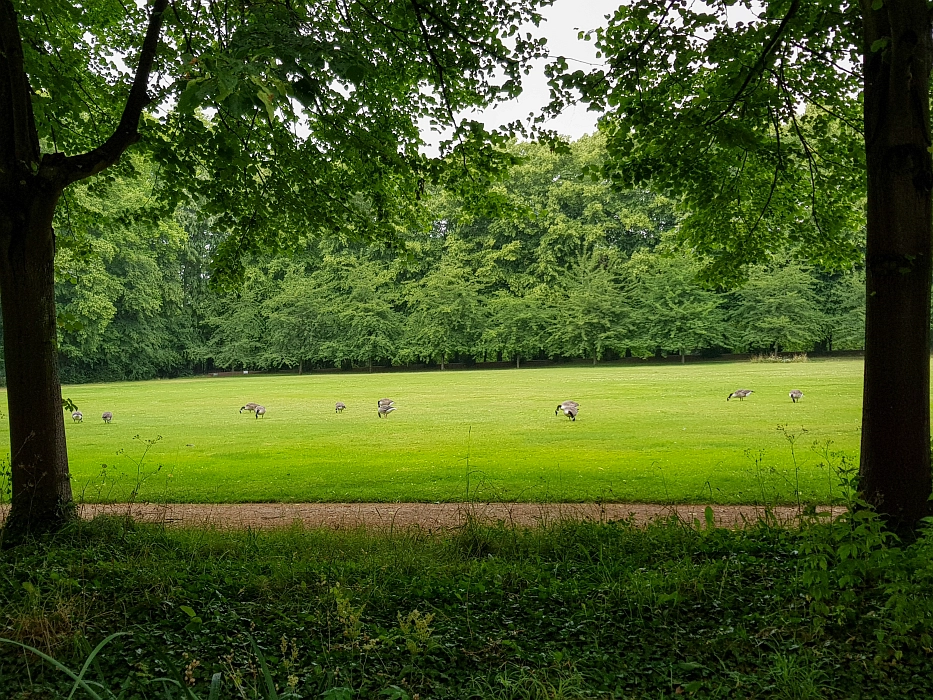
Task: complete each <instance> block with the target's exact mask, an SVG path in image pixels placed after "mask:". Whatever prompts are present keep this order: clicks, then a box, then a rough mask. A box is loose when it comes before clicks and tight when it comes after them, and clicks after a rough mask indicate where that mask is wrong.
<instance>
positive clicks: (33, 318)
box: [0, 0, 168, 545]
mask: <svg viewBox="0 0 933 700" xmlns="http://www.w3.org/2000/svg"><path fill="white" fill-rule="evenodd" d="M167 5H168V0H155V1H154V3H153V5H152V9H151V10H150V12H149V21H148V25H147V27H146V33H145V36H144V38H143V41H142V46H141V48H140V52H139V63H138V65H137V67H136V73H135V75H134V77H133V84H132V86H131V88H130V91H129V94H128V95H127V98H126V103H125V105H124V108H123V113H122V115H121V117H120V122H119V124H118V125H117V126H116V128H115V129H114V130H113V132H112V133H111V134H110V136H109V137H108V138H107V140H106V141H104V142H103V143H102V144H101V145H100V146H98V147H97V148H95V149H93V150H91V151H88V152H86V153H82V154H77V155H66V154H64V153H42V152H41V148H40V144H39V135H38V131H37V129H36V123H35V117H34V114H33V110H32V99H33V90H32V87H31V86H30V84H29V78H28V75H27V72H26V65H25V61H24V54H23V47H22V39H21V37H20V33H19V17H18V16H17V14H16V8H15V6H14V5H13V3H12V2H11V0H0V309H2V314H3V324H4V329H3V330H4V334H3V335H4V338H3V348H4V353H5V360H6V370H7V387H8V390H7V401H8V407H9V413H10V417H9V421H10V460H11V472H12V478H11V482H12V484H11V485H12V498H11V508H10V513H9V516H8V517H7V521H6V524H5V525H4V529H3V543H4V544H5V545H6V544H9V543H11V542H16V541H18V540H20V539H21V538H22V537H24V536H26V535H29V534H37V533H40V532H48V531H54V530H57V529H59V528H60V527H61V526H62V525H63V524H64V523H65V522H67V521H68V520H69V519H71V518H73V517H74V507H73V503H72V494H71V477H70V475H69V473H68V452H67V448H66V445H65V421H64V417H63V415H62V395H61V384H60V381H59V375H58V347H57V346H58V338H57V327H56V313H55V273H54V259H55V233H54V231H53V230H52V220H53V218H54V216H55V207H56V205H57V204H58V200H59V197H61V194H62V192H63V191H64V189H65V187H67V186H68V185H69V184H71V183H74V182H77V181H79V180H83V179H85V178H88V177H91V176H93V175H96V174H97V173H100V172H102V171H103V170H105V169H106V168H108V167H110V166H111V165H113V164H114V163H116V162H117V160H119V158H120V156H121V155H122V154H123V152H124V151H125V150H126V149H127V148H128V147H129V146H131V145H132V144H134V143H136V141H138V140H139V130H138V127H139V117H140V115H141V113H142V110H143V108H145V106H146V105H147V104H148V103H149V99H150V98H149V95H148V92H147V86H148V82H149V75H150V73H151V72H152V66H153V61H154V60H155V55H156V52H157V50H158V46H159V37H160V35H161V31H162V19H163V15H164V12H165V9H166V7H167Z"/></svg>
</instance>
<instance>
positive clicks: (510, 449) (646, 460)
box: [0, 359, 862, 503]
mask: <svg viewBox="0 0 933 700" xmlns="http://www.w3.org/2000/svg"><path fill="white" fill-rule="evenodd" d="M861 376H862V362H861V360H852V359H845V360H841V359H840V360H823V361H820V360H816V361H811V362H808V363H788V364H752V363H705V364H687V365H683V366H682V365H663V366H657V365H655V366H633V365H626V366H618V365H617V366H602V367H600V366H597V367H592V368H590V367H579V366H576V367H564V368H561V367H554V368H547V369H530V370H492V371H453V372H425V373H392V374H374V375H365V374H325V375H306V376H294V375H291V376H285V375H280V376H263V375H256V376H243V377H234V378H196V379H180V380H171V381H149V382H134V383H119V384H96V385H80V386H70V387H66V388H65V389H64V395H65V396H67V397H69V398H71V399H72V400H74V401H75V403H77V405H78V406H79V408H80V409H81V410H82V411H83V412H84V415H85V416H86V418H85V421H84V423H82V424H74V423H72V422H71V420H70V418H68V417H66V423H67V425H66V432H67V437H68V445H69V454H70V465H71V472H72V476H73V478H74V489H75V493H76V496H78V497H81V498H83V499H84V500H86V501H119V500H123V499H126V498H127V497H129V495H130V493H131V491H132V489H133V488H134V487H135V486H136V484H137V483H138V482H139V481H142V482H143V483H142V487H141V488H140V491H139V494H138V496H137V498H139V499H144V500H152V501H158V500H164V501H173V502H250V501H254V502H255V501H387V502H391V501H463V500H470V499H477V500H503V501H508V500H517V501H586V500H596V499H602V500H607V501H661V502H691V501H692V502H706V501H711V502H716V503H763V502H764V503H780V502H784V503H787V502H793V501H794V500H795V499H796V496H795V495H794V494H795V486H794V484H795V483H797V476H796V473H795V469H794V462H793V460H792V454H791V449H790V445H789V443H788V441H787V439H786V438H785V435H784V434H783V433H782V432H781V431H779V430H778V429H777V428H778V426H779V425H785V426H787V428H788V429H789V431H790V432H791V433H794V434H800V437H799V438H798V440H797V443H796V446H795V453H796V459H797V465H798V466H799V484H800V492H801V495H802V499H803V500H804V501H808V502H825V501H826V500H827V499H828V498H829V487H830V484H831V482H832V480H831V478H830V474H829V473H828V470H827V469H825V468H823V467H821V466H820V463H821V461H823V458H822V457H821V456H819V455H818V453H817V452H816V451H814V450H813V449H812V446H813V444H814V442H819V443H825V441H827V440H831V441H832V449H833V450H837V451H840V452H843V453H845V454H846V455H848V456H849V457H851V458H855V457H856V456H857V451H858V441H859V413H860V406H861V382H862V379H861ZM740 387H745V388H750V389H753V390H755V393H754V394H753V395H752V396H751V397H750V398H749V399H747V400H745V401H742V402H739V401H737V400H732V401H729V402H727V401H726V400H725V399H726V396H727V395H728V394H729V392H730V391H732V390H734V389H737V388H740ZM794 388H799V389H801V390H802V391H803V392H804V394H805V397H804V399H803V400H802V401H801V402H800V403H798V404H793V403H792V402H791V400H790V399H789V398H788V396H787V392H788V391H789V390H790V389H794ZM384 396H388V397H391V398H393V399H394V400H395V401H396V406H397V409H398V410H397V411H395V413H393V414H391V415H390V416H388V417H387V418H386V419H383V420H380V419H378V418H377V416H376V400H377V399H379V398H381V397H384ZM571 398H572V399H575V400H577V401H579V402H580V404H581V408H580V415H579V417H578V419H577V421H576V422H574V423H572V422H570V421H569V420H567V419H566V418H564V417H563V416H561V417H555V416H554V407H555V406H556V405H557V403H559V402H560V401H562V400H564V399H571ZM248 401H256V402H260V403H262V404H264V405H265V406H266V407H267V409H268V414H267V415H266V416H265V417H264V418H262V419H258V420H257V419H255V418H254V417H253V416H252V415H251V414H248V413H243V414H242V415H240V414H239V413H238V410H239V408H240V406H242V405H243V404H244V403H246V402H248ZM336 401H343V402H344V403H346V404H347V406H348V408H347V410H346V411H345V412H344V413H342V414H340V415H337V414H335V413H334V408H333V407H334V403H335V402H336ZM105 410H109V411H112V412H113V414H114V419H113V423H112V424H110V425H105V424H104V423H103V422H102V421H101V419H100V417H99V416H100V414H101V412H103V411H105ZM3 428H4V433H3V434H2V435H0V439H2V440H3V441H4V442H5V443H6V446H5V449H7V450H8V443H9V437H8V434H7V433H6V425H5V421H4V422H3ZM802 429H805V430H806V431H807V432H806V433H805V434H803V433H802V432H801V431H802ZM137 436H138V437H137ZM159 436H161V439H159V440H158V441H157V442H156V443H155V444H154V445H152V447H151V449H150V450H149V451H148V454H146V456H145V460H144V461H143V463H142V466H141V468H138V467H137V463H138V462H139V461H140V459H141V457H142V456H143V453H144V450H145V448H146V445H145V441H147V440H156V439H157V438H159ZM102 465H107V466H106V469H104V468H103V467H102Z"/></svg>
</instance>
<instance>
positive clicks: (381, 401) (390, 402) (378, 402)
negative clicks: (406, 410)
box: [376, 399, 395, 406]
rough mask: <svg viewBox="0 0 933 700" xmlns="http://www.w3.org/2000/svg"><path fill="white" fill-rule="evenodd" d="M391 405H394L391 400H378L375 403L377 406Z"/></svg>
mask: <svg viewBox="0 0 933 700" xmlns="http://www.w3.org/2000/svg"><path fill="white" fill-rule="evenodd" d="M393 404H395V402H394V401H393V400H392V399H379V401H377V402H376V405H377V406H392V405H393Z"/></svg>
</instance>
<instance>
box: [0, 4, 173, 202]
mask: <svg viewBox="0 0 933 700" xmlns="http://www.w3.org/2000/svg"><path fill="white" fill-rule="evenodd" d="M6 1H9V0H6ZM167 6H168V0H155V3H154V5H153V8H152V12H151V13H150V14H149V26H148V27H147V28H146V36H145V38H144V39H143V45H142V49H141V51H140V53H139V64H138V65H137V67H136V75H135V76H134V77H133V86H132V87H131V88H130V94H129V96H128V97H127V99H126V105H125V106H124V108H123V115H122V116H121V117H120V123H119V124H118V125H117V128H116V129H115V130H114V132H113V134H111V135H110V138H108V139H107V140H106V141H105V142H104V143H103V144H101V145H100V146H98V147H97V148H95V149H94V150H93V151H88V152H87V153H83V154H81V155H76V156H69V157H65V158H63V157H62V156H61V155H60V154H52V155H51V156H46V157H45V158H43V162H42V166H43V167H42V169H41V170H40V174H42V175H44V176H46V177H47V178H48V179H49V180H53V181H55V182H56V183H57V184H58V185H60V186H62V187H64V186H66V185H69V184H71V183H72V182H77V181H78V180H83V179H84V178H87V177H91V176H92V175H96V174H97V173H99V172H101V171H103V170H105V169H107V168H109V167H110V166H111V165H113V164H114V163H116V162H117V161H118V160H119V159H120V156H121V155H123V152H124V151H126V149H127V148H129V147H130V146H131V145H133V144H134V143H136V142H137V141H139V118H140V117H141V116H142V112H143V109H144V108H145V107H146V105H147V104H149V102H150V99H151V98H150V97H149V93H148V87H149V76H150V74H151V73H152V66H153V63H154V62H155V55H156V52H157V51H158V48H159V39H160V36H161V33H162V21H163V16H164V15H165V9H166V7H167ZM43 171H44V172H43Z"/></svg>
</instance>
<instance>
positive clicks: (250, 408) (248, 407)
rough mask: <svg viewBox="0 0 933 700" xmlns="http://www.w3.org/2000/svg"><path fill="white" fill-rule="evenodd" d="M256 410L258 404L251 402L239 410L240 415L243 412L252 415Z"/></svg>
mask: <svg viewBox="0 0 933 700" xmlns="http://www.w3.org/2000/svg"><path fill="white" fill-rule="evenodd" d="M257 408H259V404H258V403H253V402H252V401H250V402H249V403H248V404H246V405H245V406H243V407H242V408H241V409H240V413H243V411H249V412H250V413H252V412H253V411H255V410H256V409H257Z"/></svg>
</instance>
